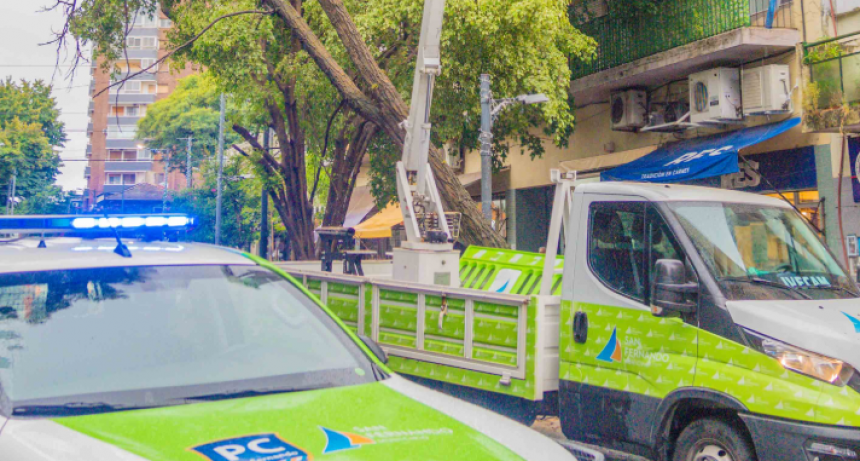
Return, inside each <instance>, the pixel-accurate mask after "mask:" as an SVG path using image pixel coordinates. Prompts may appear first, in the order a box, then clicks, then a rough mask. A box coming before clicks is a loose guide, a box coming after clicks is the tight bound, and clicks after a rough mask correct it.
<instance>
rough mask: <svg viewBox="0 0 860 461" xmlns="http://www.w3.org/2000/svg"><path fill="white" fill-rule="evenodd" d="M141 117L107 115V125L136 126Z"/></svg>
mask: <svg viewBox="0 0 860 461" xmlns="http://www.w3.org/2000/svg"><path fill="white" fill-rule="evenodd" d="M142 118H143V117H139V116H134V117H129V116H124V115H120V116H119V117H117V116H116V115H108V120H107V121H108V125H119V126H137V122H139V121H140V119H142Z"/></svg>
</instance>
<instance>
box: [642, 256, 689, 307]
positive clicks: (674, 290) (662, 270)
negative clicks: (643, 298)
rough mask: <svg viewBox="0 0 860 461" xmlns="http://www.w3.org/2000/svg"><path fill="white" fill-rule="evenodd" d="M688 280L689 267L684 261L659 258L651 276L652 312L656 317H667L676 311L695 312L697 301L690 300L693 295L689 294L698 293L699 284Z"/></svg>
mask: <svg viewBox="0 0 860 461" xmlns="http://www.w3.org/2000/svg"><path fill="white" fill-rule="evenodd" d="M686 280H687V269H686V267H684V263H683V262H681V261H679V260H677V259H659V260H657V263H656V264H655V265H654V276H653V277H652V278H651V313H652V314H654V315H655V316H656V317H666V316H668V315H669V314H672V313H675V312H679V313H685V314H689V313H692V312H695V310H696V303H695V301H691V300H689V298H690V297H692V296H689V295H695V294H696V293H698V291H699V286H698V284H697V283H695V282H690V283H687V282H686Z"/></svg>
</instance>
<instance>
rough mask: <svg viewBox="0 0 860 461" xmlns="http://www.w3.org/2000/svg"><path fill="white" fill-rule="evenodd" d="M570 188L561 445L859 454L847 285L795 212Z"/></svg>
mask: <svg viewBox="0 0 860 461" xmlns="http://www.w3.org/2000/svg"><path fill="white" fill-rule="evenodd" d="M572 197H573V199H572V205H571V212H570V218H569V220H568V222H567V223H566V226H565V227H566V236H565V252H564V256H565V258H564V260H565V264H564V272H563V282H562V289H561V321H560V323H559V324H560V331H559V365H560V368H559V416H560V419H561V424H562V429H563V432H564V434H565V435H566V436H567V437H568V438H571V439H574V440H579V441H584V442H589V443H594V444H598V445H604V446H612V447H616V448H620V449H622V450H625V451H630V452H634V453H639V454H643V455H646V456H653V457H657V458H660V459H673V460H684V461H704V460H720V461H727V460H734V461H738V460H740V461H745V460H753V459H758V460H807V459H808V460H810V461H811V460H819V461H828V460H836V459H858V453H860V429H858V426H860V376H858V374H857V372H855V369H854V368H853V367H855V366H860V300H858V291H857V288H856V287H855V286H854V284H853V283H852V282H851V280H850V277H849V276H848V274H847V273H846V271H845V270H844V269H843V268H842V267H841V266H840V264H839V263H838V262H837V261H836V259H835V258H834V257H833V255H832V254H831V253H830V251H829V250H828V249H827V247H826V246H825V245H824V244H823V243H822V242H821V240H820V238H819V235H817V233H816V231H815V230H814V229H813V228H812V227H811V226H809V225H808V224H807V222H806V221H804V219H803V218H802V216H801V215H800V214H799V213H797V212H796V211H795V210H793V209H792V208H791V206H790V205H789V204H787V203H785V202H782V201H780V200H777V199H773V198H769V197H764V196H759V195H754V194H747V193H741V192H733V191H726V190H718V189H710V188H701V187H693V186H678V185H656V184H655V185H652V184H640V183H596V184H585V185H581V186H578V187H577V188H576V189H575V191H574V193H573V196H572Z"/></svg>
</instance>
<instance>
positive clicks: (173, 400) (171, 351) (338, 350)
mask: <svg viewBox="0 0 860 461" xmlns="http://www.w3.org/2000/svg"><path fill="white" fill-rule="evenodd" d="M83 245H92V244H91V243H87V242H84V244H83ZM94 246H98V245H94ZM179 248H181V247H179ZM105 257H107V255H106V256H105ZM0 299H2V300H3V302H2V304H0V306H2V309H0V331H3V332H4V344H3V346H4V347H2V348H0V362H2V363H3V367H0V401H3V402H4V405H3V407H4V410H8V411H4V412H3V416H6V415H8V414H10V413H13V411H14V410H13V409H14V408H15V407H19V406H20V407H24V406H39V405H41V406H43V409H46V410H47V409H48V408H52V409H54V410H48V411H55V413H52V414H50V415H48V414H45V412H42V413H40V416H68V415H70V414H72V415H73V414H80V413H81V411H80V410H81V408H87V407H88V405H85V404H83V405H82V404H78V405H73V403H80V402H87V403H96V402H109V403H110V404H116V405H117V406H120V407H144V406H145V407H153V406H161V405H164V406H167V405H176V404H177V403H191V402H192V401H194V398H195V397H197V398H199V399H201V400H205V398H203V396H206V395H218V394H231V393H232V394H235V395H236V397H240V396H242V394H243V393H247V394H248V395H250V394H253V393H254V391H258V392H259V391H260V390H261V389H263V390H266V391H272V392H277V391H289V390H295V389H308V390H310V389H323V388H331V387H338V386H349V385H356V384H364V383H369V382H373V381H374V380H375V379H376V378H375V377H376V376H377V374H376V373H374V371H373V369H372V368H371V367H372V365H371V362H370V360H369V359H368V358H367V355H365V354H364V353H362V351H361V350H360V349H359V348H358V346H357V345H356V344H355V343H354V342H353V341H352V340H350V339H349V337H348V336H347V334H346V333H345V332H344V330H343V329H341V327H339V326H338V325H337V323H336V322H335V321H334V320H333V319H332V318H331V317H330V316H328V315H327V314H326V313H325V312H324V311H323V310H322V309H320V308H319V307H318V306H317V305H316V304H315V303H314V302H313V301H312V300H311V298H310V297H309V296H307V295H306V294H304V293H303V292H302V291H301V290H300V289H299V288H297V287H296V286H295V285H293V284H292V283H290V282H289V281H288V280H286V279H284V278H282V277H280V276H278V275H277V274H275V273H273V272H271V271H269V270H268V269H264V268H262V267H256V266H251V265H233V266H206V265H204V266H180V267H170V266H150V267H108V268H97V269H75V270H62V271H47V272H24V273H12V274H2V275H0ZM96 399H98V400H96ZM10 407H11V408H10ZM92 407H94V408H96V410H95V412H100V411H104V407H105V405H98V404H97V405H92ZM84 411H86V410H84ZM7 458H8V457H7V456H4V459H7Z"/></svg>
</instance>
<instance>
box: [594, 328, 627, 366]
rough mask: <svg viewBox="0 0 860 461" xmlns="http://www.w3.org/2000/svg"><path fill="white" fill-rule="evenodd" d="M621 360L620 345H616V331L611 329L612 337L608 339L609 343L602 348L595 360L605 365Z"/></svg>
mask: <svg viewBox="0 0 860 461" xmlns="http://www.w3.org/2000/svg"><path fill="white" fill-rule="evenodd" d="M622 359H623V357H622V355H621V344H619V343H618V329H617V328H613V329H612V336H610V337H609V342H607V343H606V345H605V346H603V350H602V351H600V354H597V360H600V361H601V362H607V363H615V362H620V361H621V360H622Z"/></svg>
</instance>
